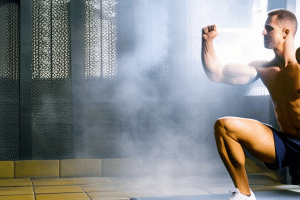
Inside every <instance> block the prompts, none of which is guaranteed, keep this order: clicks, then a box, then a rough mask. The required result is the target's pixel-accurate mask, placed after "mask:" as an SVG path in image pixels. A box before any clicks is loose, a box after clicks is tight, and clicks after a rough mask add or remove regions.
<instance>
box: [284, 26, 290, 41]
mask: <svg viewBox="0 0 300 200" xmlns="http://www.w3.org/2000/svg"><path fill="white" fill-rule="evenodd" d="M289 33H290V30H289V29H287V28H285V29H283V39H285V38H286V36H288V35H289Z"/></svg>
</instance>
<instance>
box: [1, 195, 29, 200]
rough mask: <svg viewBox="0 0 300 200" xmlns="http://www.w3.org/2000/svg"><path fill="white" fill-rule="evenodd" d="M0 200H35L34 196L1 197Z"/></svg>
mask: <svg viewBox="0 0 300 200" xmlns="http://www.w3.org/2000/svg"><path fill="white" fill-rule="evenodd" d="M0 200H35V198H34V195H13V196H0Z"/></svg>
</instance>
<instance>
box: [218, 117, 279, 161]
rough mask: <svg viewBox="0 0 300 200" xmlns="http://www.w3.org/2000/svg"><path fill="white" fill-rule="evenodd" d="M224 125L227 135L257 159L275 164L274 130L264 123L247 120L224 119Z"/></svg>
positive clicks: (236, 118)
mask: <svg viewBox="0 0 300 200" xmlns="http://www.w3.org/2000/svg"><path fill="white" fill-rule="evenodd" d="M219 120H222V124H223V126H224V128H225V130H226V135H227V136H229V137H230V138H232V139H234V140H235V141H237V142H238V143H240V144H241V145H242V146H243V147H244V148H245V149H247V151H248V152H249V153H251V154H252V155H253V156H254V157H256V158H257V159H259V160H261V161H263V162H267V163H273V162H275V160H276V152H275V143H274V136H273V132H272V130H271V129H270V128H269V127H267V126H266V125H264V124H263V123H261V122H259V121H257V120H252V119H246V118H238V117H224V118H221V119H219Z"/></svg>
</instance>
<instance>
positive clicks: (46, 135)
mask: <svg viewBox="0 0 300 200" xmlns="http://www.w3.org/2000/svg"><path fill="white" fill-rule="evenodd" d="M32 24H33V28H32V35H33V41H32V44H33V45H32V50H33V53H32V54H33V58H32V91H31V94H32V95H31V96H32V139H33V159H60V158H71V157H72V94H71V74H70V19H69V0H33V1H32Z"/></svg>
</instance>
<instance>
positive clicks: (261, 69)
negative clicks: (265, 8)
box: [202, 9, 300, 200]
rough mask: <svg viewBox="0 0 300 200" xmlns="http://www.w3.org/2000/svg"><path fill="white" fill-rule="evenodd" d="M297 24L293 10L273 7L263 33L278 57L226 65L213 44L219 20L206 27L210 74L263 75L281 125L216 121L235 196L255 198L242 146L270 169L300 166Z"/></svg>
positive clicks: (214, 77)
mask: <svg viewBox="0 0 300 200" xmlns="http://www.w3.org/2000/svg"><path fill="white" fill-rule="evenodd" d="M296 30H297V20H296V17H295V15H294V14H293V13H291V12H289V11H287V10H284V9H279V10H273V11H271V12H269V13H268V18H267V20H266V23H265V28H264V30H263V32H262V34H263V36H264V46H265V48H268V49H272V50H273V51H274V54H275V57H274V59H272V60H271V61H254V62H251V63H250V64H248V65H241V64H232V63H230V64H227V65H221V64H220V63H219V61H218V59H217V56H216V53H215V51H214V47H213V39H214V38H215V37H216V36H217V35H218V32H217V28H216V26H215V25H210V26H207V27H205V28H203V35H202V63H203V68H204V71H205V73H206V75H207V77H208V78H209V79H210V80H211V81H213V82H217V83H226V84H231V85H245V84H249V83H252V82H254V81H255V80H257V79H258V78H261V80H262V82H263V83H264V85H265V86H266V87H267V89H268V90H269V93H270V95H271V98H272V101H273V105H274V110H275V114H276V118H277V120H278V123H279V125H280V128H281V131H277V130H276V129H274V128H273V127H271V126H269V125H266V124H263V123H261V122H258V121H256V120H252V119H245V118H236V117H224V118H220V119H218V120H217V121H216V123H215V127H214V129H215V138H216V144H217V147H218V152H219V154H220V157H221V159H222V161H223V163H224V165H225V167H226V168H227V170H228V172H229V174H230V176H231V179H232V180H233V183H234V185H235V187H236V191H235V192H233V194H232V196H231V197H230V199H236V200H237V199H239V200H240V199H241V200H242V199H248V200H255V196H254V194H253V192H252V191H251V189H250V187H249V183H248V178H247V174H246V171H245V154H244V150H243V148H245V149H246V150H247V151H248V152H249V153H251V154H252V155H253V156H254V157H256V158H257V159H259V160H261V161H263V162H264V163H265V164H266V166H267V167H269V168H270V169H280V168H282V167H285V166H289V167H291V166H293V165H296V166H297V165H298V166H299V161H298V160H300V159H299V158H300V140H299V139H300V66H299V64H298V63H297V61H296V58H295V47H294V36H295V34H296ZM291 146H292V147H293V148H294V150H295V151H292V150H291V149H292V148H290V147H291ZM298 169H299V168H298Z"/></svg>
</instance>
